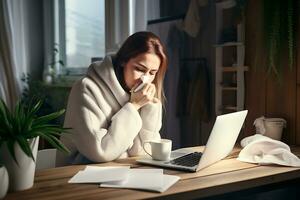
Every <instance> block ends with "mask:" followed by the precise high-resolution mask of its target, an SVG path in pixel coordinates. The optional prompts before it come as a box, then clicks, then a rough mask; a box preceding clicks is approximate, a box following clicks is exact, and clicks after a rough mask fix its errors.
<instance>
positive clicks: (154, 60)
mask: <svg viewBox="0 0 300 200" xmlns="http://www.w3.org/2000/svg"><path fill="white" fill-rule="evenodd" d="M159 66H160V58H159V57H158V56H157V55H156V54H151V53H142V54H139V55H138V56H136V57H134V58H131V59H130V60H129V61H128V62H127V63H126V64H125V65H124V80H125V84H126V85H127V87H128V88H129V89H132V88H133V86H135V85H136V84H137V83H138V82H140V78H141V76H142V75H146V76H148V77H149V82H152V81H153V80H154V78H155V75H156V73H157V71H158V69H159Z"/></svg>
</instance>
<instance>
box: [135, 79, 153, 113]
mask: <svg viewBox="0 0 300 200" xmlns="http://www.w3.org/2000/svg"><path fill="white" fill-rule="evenodd" d="M136 87H137V86H135V87H133V88H136ZM155 93H156V88H155V85H154V84H153V83H147V84H146V85H145V86H144V87H143V89H141V90H139V91H138V92H134V91H133V90H132V92H131V97H130V102H131V103H132V104H133V105H134V106H135V108H136V109H137V110H139V109H140V108H141V107H143V106H144V105H146V104H147V103H149V102H154V101H157V99H156V98H155V97H154V95H155Z"/></svg>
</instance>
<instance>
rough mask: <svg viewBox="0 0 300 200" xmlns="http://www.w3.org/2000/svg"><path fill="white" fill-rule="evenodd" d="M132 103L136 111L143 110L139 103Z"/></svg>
mask: <svg viewBox="0 0 300 200" xmlns="http://www.w3.org/2000/svg"><path fill="white" fill-rule="evenodd" d="M130 103H131V104H132V105H133V106H134V107H135V109H136V110H139V109H140V108H141V106H140V105H139V104H137V103H134V102H130Z"/></svg>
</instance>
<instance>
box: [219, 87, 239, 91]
mask: <svg viewBox="0 0 300 200" xmlns="http://www.w3.org/2000/svg"><path fill="white" fill-rule="evenodd" d="M221 87H222V90H232V91H235V90H237V87H223V86H221Z"/></svg>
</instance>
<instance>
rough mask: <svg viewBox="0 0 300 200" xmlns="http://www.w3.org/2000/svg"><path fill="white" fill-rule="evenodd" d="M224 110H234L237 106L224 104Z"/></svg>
mask: <svg viewBox="0 0 300 200" xmlns="http://www.w3.org/2000/svg"><path fill="white" fill-rule="evenodd" d="M224 110H234V111H236V110H237V107H235V106H225V107H224Z"/></svg>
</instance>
